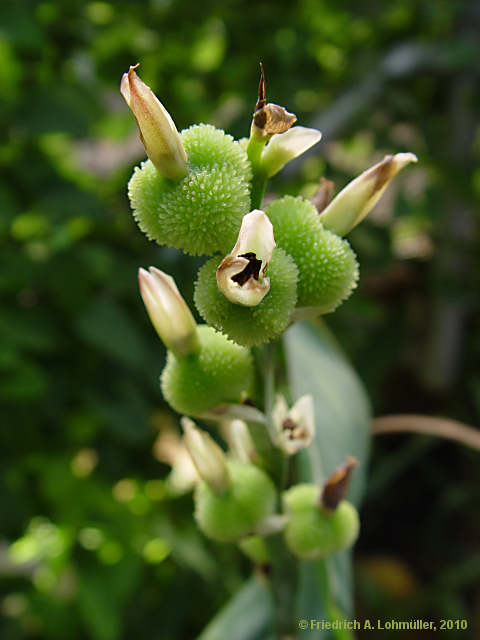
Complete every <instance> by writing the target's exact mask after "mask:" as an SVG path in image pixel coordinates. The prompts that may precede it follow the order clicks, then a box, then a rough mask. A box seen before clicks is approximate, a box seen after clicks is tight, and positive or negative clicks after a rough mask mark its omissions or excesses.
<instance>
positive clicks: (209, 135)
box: [128, 124, 251, 255]
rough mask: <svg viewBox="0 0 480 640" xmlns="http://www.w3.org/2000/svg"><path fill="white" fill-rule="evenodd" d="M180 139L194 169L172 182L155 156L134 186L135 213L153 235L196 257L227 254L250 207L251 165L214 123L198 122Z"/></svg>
mask: <svg viewBox="0 0 480 640" xmlns="http://www.w3.org/2000/svg"><path fill="white" fill-rule="evenodd" d="M180 137H181V139H182V142H183V146H184V147H185V150H186V152H187V155H188V173H187V175H186V176H185V177H184V178H182V179H180V180H178V181H172V180H168V179H167V178H165V177H163V176H162V175H160V174H159V173H158V172H157V170H156V169H155V167H154V165H153V164H152V162H151V161H150V160H147V161H146V162H142V163H141V165H140V167H136V168H135V170H134V172H133V175H132V177H131V179H130V182H129V184H128V195H129V197H130V202H131V205H132V209H133V215H134V217H135V220H136V221H137V222H138V225H139V227H140V229H141V230H142V231H143V232H144V233H145V234H146V235H147V236H148V238H150V239H153V240H156V241H157V242H158V243H159V244H164V245H168V246H172V247H176V248H177V249H183V250H184V251H185V252H186V253H190V254H192V255H211V254H212V253H215V252H216V251H220V252H221V253H226V252H227V251H228V250H230V248H231V247H232V246H233V244H234V243H235V238H236V234H237V233H238V228H239V226H240V223H241V221H242V217H243V216H244V215H245V214H246V213H247V212H248V211H249V208H250V191H249V189H250V184H249V182H250V179H251V167H250V162H249V161H248V158H247V154H246V153H245V151H244V150H243V149H242V148H241V146H240V145H239V143H238V142H235V141H234V139H233V138H232V136H229V135H227V134H225V133H224V132H223V131H221V130H220V129H215V127H213V126H212V125H205V124H201V125H194V126H192V127H190V128H189V129H186V130H184V131H182V133H181V134H180Z"/></svg>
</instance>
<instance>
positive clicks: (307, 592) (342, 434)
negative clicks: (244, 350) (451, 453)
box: [284, 323, 371, 638]
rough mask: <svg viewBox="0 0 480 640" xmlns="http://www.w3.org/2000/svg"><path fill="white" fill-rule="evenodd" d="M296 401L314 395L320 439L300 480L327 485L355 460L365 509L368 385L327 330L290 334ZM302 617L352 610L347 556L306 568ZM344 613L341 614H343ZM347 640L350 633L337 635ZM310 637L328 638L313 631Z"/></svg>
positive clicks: (353, 486)
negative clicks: (350, 459)
mask: <svg viewBox="0 0 480 640" xmlns="http://www.w3.org/2000/svg"><path fill="white" fill-rule="evenodd" d="M284 340H285V350H286V358H287V364H288V373H289V380H290V385H291V390H292V396H293V397H292V399H293V400H296V399H297V398H299V397H300V396H302V395H304V394H307V393H309V394H311V395H312V396H313V400H314V405H315V425H316V435H315V440H314V442H313V443H312V445H311V446H310V447H309V448H308V449H306V450H304V451H302V452H301V454H299V456H298V467H299V475H300V479H301V480H303V481H305V482H315V483H318V484H320V483H322V482H323V481H324V480H325V478H327V477H328V475H329V474H330V473H332V471H333V470H334V469H335V468H336V467H338V466H339V465H340V464H341V463H342V462H343V461H344V460H345V455H346V454H350V455H352V456H355V457H356V458H357V459H358V460H359V462H360V467H359V468H358V469H356V470H355V471H354V473H353V474H352V478H351V483H350V487H349V495H348V498H349V499H350V500H351V501H352V502H353V503H355V504H357V505H358V504H359V502H360V499H361V496H362V493H363V490H364V487H365V475H366V466H367V464H366V462H367V457H368V450H369V441H370V422H371V416H370V408H369V402H368V399H367V396H366V394H365V391H364V389H363V386H362V384H361V382H360V380H359V378H358V376H357V375H356V373H355V371H354V370H353V369H352V367H351V366H350V364H349V363H348V362H347V360H346V359H345V357H344V356H343V354H342V353H341V351H340V349H339V348H338V346H337V345H336V343H335V342H334V339H333V338H332V336H331V335H330V334H329V332H328V331H327V329H326V328H325V327H324V325H320V327H313V326H310V325H307V324H303V323H298V324H295V325H294V326H293V327H292V328H291V329H289V331H288V332H287V333H286V334H285V337H284ZM297 611H298V618H299V619H300V618H305V619H307V620H310V619H316V620H318V619H321V618H322V615H323V617H324V618H329V619H331V620H334V619H337V618H339V617H340V616H344V617H348V616H351V615H352V614H353V611H352V567H351V560H350V553H349V552H344V553H341V554H336V555H334V556H331V557H330V558H327V559H326V560H324V561H323V562H318V563H313V562H310V563H306V562H304V563H301V566H300V573H299V592H298V598H297ZM339 612H341V614H340V613H339ZM342 633H343V637H345V632H344V631H339V632H338V633H335V636H336V637H337V638H341V637H342V635H339V634H342ZM308 635H309V637H312V638H313V637H322V638H323V637H325V632H322V631H315V630H314V631H310V632H309V634H308Z"/></svg>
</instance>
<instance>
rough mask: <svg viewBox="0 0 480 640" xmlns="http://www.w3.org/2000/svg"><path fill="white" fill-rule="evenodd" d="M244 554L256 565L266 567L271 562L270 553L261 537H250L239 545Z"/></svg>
mask: <svg viewBox="0 0 480 640" xmlns="http://www.w3.org/2000/svg"><path fill="white" fill-rule="evenodd" d="M238 546H239V547H240V549H241V550H242V551H243V553H244V554H245V555H246V556H247V558H250V560H251V561H252V562H254V563H255V564H260V565H265V564H269V563H270V562H271V557H270V552H269V550H268V547H267V543H266V542H265V538H262V537H261V536H248V538H244V539H243V540H241V541H240V542H239V544H238Z"/></svg>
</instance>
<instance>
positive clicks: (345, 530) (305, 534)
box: [283, 484, 360, 560]
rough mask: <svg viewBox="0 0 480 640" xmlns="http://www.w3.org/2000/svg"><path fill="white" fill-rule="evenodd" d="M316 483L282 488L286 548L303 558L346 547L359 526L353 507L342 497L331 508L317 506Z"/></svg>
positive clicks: (351, 541) (309, 558) (317, 490)
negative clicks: (286, 520) (286, 518)
mask: <svg viewBox="0 0 480 640" xmlns="http://www.w3.org/2000/svg"><path fill="white" fill-rule="evenodd" d="M319 498H320V490H319V488H318V487H317V486H316V485H313V484H312V485H310V484H299V485H297V486H295V487H292V488H291V489H289V490H288V491H286V492H285V493H284V495H283V504H284V508H285V510H286V511H287V512H288V513H289V515H290V517H289V520H288V522H287V525H286V527H285V541H286V543H287V546H288V548H289V549H290V550H291V551H292V553H293V554H295V555H296V556H297V557H299V558H302V559H303V560H320V559H321V558H325V557H326V556H329V555H331V554H332V553H336V552H337V551H342V550H343V549H348V548H349V547H351V546H352V545H353V543H354V542H355V540H356V539H357V537H358V532H359V528H360V524H359V519H358V513H357V510H356V509H355V507H354V506H353V505H352V504H351V503H350V502H347V501H346V500H342V501H341V502H340V503H339V504H338V506H337V508H336V509H335V510H334V511H330V510H328V509H325V508H324V507H322V506H320V503H319Z"/></svg>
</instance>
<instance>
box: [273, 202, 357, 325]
mask: <svg viewBox="0 0 480 640" xmlns="http://www.w3.org/2000/svg"><path fill="white" fill-rule="evenodd" d="M265 212H266V214H267V215H268V217H269V219H270V221H271V223H272V224H273V230H274V234H275V240H276V242H277V244H278V246H279V247H282V249H284V250H285V251H286V252H287V253H288V254H289V255H290V256H291V257H292V258H293V260H294V262H295V264H296V265H297V267H298V271H299V276H298V285H297V297H298V300H297V307H298V308H300V307H314V308H316V309H318V312H319V313H329V312H330V311H333V310H334V309H335V308H336V307H338V305H339V304H340V303H341V302H343V301H344V300H346V299H347V298H348V297H349V295H350V294H351V293H352V291H353V290H354V289H355V287H356V286H357V280H358V263H357V259H356V257H355V254H354V252H353V251H352V249H351V247H350V245H349V244H348V242H347V241H346V240H344V239H343V238H340V237H339V236H337V235H335V234H334V233H332V232H331V231H327V230H326V229H324V228H323V226H322V224H321V223H320V221H319V216H318V212H317V210H316V209H315V207H314V205H313V204H312V203H311V202H310V201H309V200H305V199H304V198H301V197H296V198H294V197H293V196H285V197H283V198H280V199H279V200H275V201H274V202H272V203H271V204H269V205H268V206H267V207H266V209H265Z"/></svg>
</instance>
